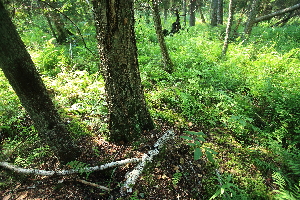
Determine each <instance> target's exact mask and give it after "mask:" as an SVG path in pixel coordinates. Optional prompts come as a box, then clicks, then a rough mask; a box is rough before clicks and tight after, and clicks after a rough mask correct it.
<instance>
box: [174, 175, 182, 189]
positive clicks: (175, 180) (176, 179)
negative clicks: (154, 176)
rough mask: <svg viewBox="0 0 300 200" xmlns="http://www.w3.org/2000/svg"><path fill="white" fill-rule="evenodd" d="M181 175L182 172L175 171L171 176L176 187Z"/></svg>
mask: <svg viewBox="0 0 300 200" xmlns="http://www.w3.org/2000/svg"><path fill="white" fill-rule="evenodd" d="M181 177H182V173H181V172H176V173H175V174H174V175H173V178H172V183H173V185H174V186H175V187H176V185H177V184H178V182H179V181H180V179H181Z"/></svg>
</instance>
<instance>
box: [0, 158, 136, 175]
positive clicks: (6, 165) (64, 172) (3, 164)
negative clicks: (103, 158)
mask: <svg viewBox="0 0 300 200" xmlns="http://www.w3.org/2000/svg"><path fill="white" fill-rule="evenodd" d="M140 161H141V158H130V159H125V160H120V161H115V162H111V163H106V164H104V165H100V166H95V167H85V168H82V169H76V170H75V169H70V170H59V171H47V170H40V169H25V168H21V167H18V166H16V165H13V164H11V163H8V162H0V166H1V167H4V168H6V169H10V170H12V171H15V172H17V173H22V174H34V175H40V176H53V175H58V176H65V175H69V174H76V173H82V172H83V171H84V172H93V171H100V170H104V169H107V168H112V167H116V166H120V165H125V164H128V163H137V162H140Z"/></svg>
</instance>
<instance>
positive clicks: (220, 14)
mask: <svg viewBox="0 0 300 200" xmlns="http://www.w3.org/2000/svg"><path fill="white" fill-rule="evenodd" d="M217 24H223V0H218V10H217Z"/></svg>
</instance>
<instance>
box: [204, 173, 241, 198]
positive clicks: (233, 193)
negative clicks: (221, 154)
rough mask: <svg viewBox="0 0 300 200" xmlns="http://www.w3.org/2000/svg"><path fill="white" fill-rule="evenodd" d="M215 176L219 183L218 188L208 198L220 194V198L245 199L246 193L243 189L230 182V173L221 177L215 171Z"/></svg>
mask: <svg viewBox="0 0 300 200" xmlns="http://www.w3.org/2000/svg"><path fill="white" fill-rule="evenodd" d="M217 177H218V178H217V179H218V181H219V184H220V185H218V187H219V189H218V190H217V191H216V192H215V194H214V195H213V196H212V197H211V198H210V199H209V200H211V199H215V198H217V197H218V196H221V197H222V199H239V200H245V199H247V195H246V194H245V193H244V191H242V190H241V189H239V187H238V186H237V185H235V184H234V183H232V177H231V176H230V175H226V177H225V178H223V177H221V175H220V174H219V173H217Z"/></svg>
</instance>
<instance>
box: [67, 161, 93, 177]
mask: <svg viewBox="0 0 300 200" xmlns="http://www.w3.org/2000/svg"><path fill="white" fill-rule="evenodd" d="M67 165H69V166H70V167H71V168H72V169H74V170H78V172H79V174H80V175H82V174H84V173H85V174H86V178H88V177H89V175H90V174H91V172H88V171H87V170H86V168H87V167H89V164H86V163H84V162H80V161H77V160H75V161H71V162H68V163H67Z"/></svg>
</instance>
